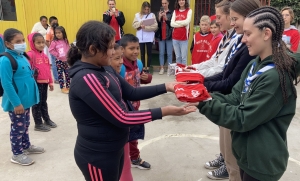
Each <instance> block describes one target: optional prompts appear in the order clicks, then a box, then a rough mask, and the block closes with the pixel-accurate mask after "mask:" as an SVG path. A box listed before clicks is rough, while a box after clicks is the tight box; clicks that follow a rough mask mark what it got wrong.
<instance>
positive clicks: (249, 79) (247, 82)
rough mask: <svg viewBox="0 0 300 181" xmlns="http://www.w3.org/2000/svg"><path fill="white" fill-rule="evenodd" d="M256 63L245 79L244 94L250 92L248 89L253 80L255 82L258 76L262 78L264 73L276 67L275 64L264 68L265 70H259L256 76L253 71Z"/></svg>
mask: <svg viewBox="0 0 300 181" xmlns="http://www.w3.org/2000/svg"><path fill="white" fill-rule="evenodd" d="M255 64H256V62H253V64H252V66H251V69H250V71H249V73H248V77H247V78H246V79H245V85H244V89H243V92H242V93H246V92H248V89H249V87H250V85H251V83H252V81H253V80H255V79H256V78H257V77H258V76H260V75H261V74H263V73H264V72H266V71H268V70H270V69H272V68H274V67H275V64H274V63H270V64H268V65H266V66H264V67H263V68H261V69H260V70H258V71H257V72H256V73H255V74H254V75H253V69H254V67H255Z"/></svg>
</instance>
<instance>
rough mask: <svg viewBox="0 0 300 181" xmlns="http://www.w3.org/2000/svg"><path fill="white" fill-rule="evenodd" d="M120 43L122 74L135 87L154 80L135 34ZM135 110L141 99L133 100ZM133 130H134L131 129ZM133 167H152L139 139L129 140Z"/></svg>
mask: <svg viewBox="0 0 300 181" xmlns="http://www.w3.org/2000/svg"><path fill="white" fill-rule="evenodd" d="M120 44H121V46H122V47H123V66H122V67H121V72H120V75H121V76H122V77H124V79H125V80H126V81H127V82H128V83H129V84H131V85H132V86H134V87H140V84H148V83H150V82H151V80H152V75H151V74H148V73H146V72H145V71H144V70H143V63H142V61H141V60H139V59H138V56H139V53H140V44H139V39H138V38H137V37H136V36H134V35H133V34H125V35H124V36H123V37H122V38H121V40H120ZM131 103H132V106H133V108H134V109H135V110H138V109H139V107H140V101H131ZM142 126H143V125H142ZM131 131H133V130H131ZM129 150H130V159H131V167H137V168H139V169H150V168H151V165H150V164H149V163H148V162H146V161H143V160H142V159H141V158H140V151H139V149H138V141H137V140H133V141H130V142H129Z"/></svg>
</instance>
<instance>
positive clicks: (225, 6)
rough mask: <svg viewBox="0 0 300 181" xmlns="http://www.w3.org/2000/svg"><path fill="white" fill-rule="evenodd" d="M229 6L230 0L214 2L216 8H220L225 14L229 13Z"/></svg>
mask: <svg viewBox="0 0 300 181" xmlns="http://www.w3.org/2000/svg"><path fill="white" fill-rule="evenodd" d="M230 6H231V1H229V0H223V1H221V2H219V3H218V4H216V8H222V12H223V13H224V14H226V15H229V14H230Z"/></svg>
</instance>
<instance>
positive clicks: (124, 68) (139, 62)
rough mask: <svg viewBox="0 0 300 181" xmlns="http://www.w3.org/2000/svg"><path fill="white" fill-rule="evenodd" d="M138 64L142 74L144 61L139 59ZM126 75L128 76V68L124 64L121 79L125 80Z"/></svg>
mask: <svg viewBox="0 0 300 181" xmlns="http://www.w3.org/2000/svg"><path fill="white" fill-rule="evenodd" d="M136 63H137V66H138V68H139V71H140V73H141V72H142V70H143V63H142V61H141V60H139V59H137V62H136ZM125 74H126V67H125V65H124V64H122V66H121V72H120V75H121V77H123V78H125Z"/></svg>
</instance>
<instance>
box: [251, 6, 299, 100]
mask: <svg viewBox="0 0 300 181" xmlns="http://www.w3.org/2000/svg"><path fill="white" fill-rule="evenodd" d="M247 18H254V22H253V25H254V26H255V27H257V28H258V29H259V30H261V31H262V30H263V29H265V28H269V29H270V30H271V31H272V54H273V61H274V64H275V68H276V70H277V71H278V74H279V79H280V86H281V89H282V96H283V101H284V103H287V101H288V95H287V94H288V93H287V92H288V89H287V78H288V79H289V81H290V82H291V88H292V91H293V94H294V96H295V97H297V93H296V89H295V87H294V85H293V81H295V85H297V74H296V66H295V64H296V63H295V62H296V61H295V59H294V58H293V57H291V56H290V55H289V54H288V52H289V53H292V52H291V51H290V50H289V49H288V48H287V46H286V44H285V43H284V42H283V41H282V34H283V30H284V20H283V17H282V15H281V13H280V12H279V11H278V10H277V9H276V8H274V7H270V6H265V7H262V8H259V9H256V10H254V11H252V12H251V13H250V14H249V15H248V16H247ZM287 76H288V77H287Z"/></svg>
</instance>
